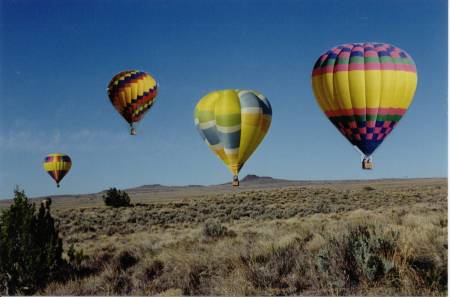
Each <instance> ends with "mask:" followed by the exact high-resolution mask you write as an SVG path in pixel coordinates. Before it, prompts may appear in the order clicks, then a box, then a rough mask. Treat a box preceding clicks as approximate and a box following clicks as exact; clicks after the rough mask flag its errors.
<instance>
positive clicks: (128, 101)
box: [108, 70, 158, 125]
mask: <svg viewBox="0 0 450 297" xmlns="http://www.w3.org/2000/svg"><path fill="white" fill-rule="evenodd" d="M157 89H158V86H157V83H156V80H155V79H154V78H153V77H152V76H151V75H149V74H147V73H145V72H143V71H139V70H130V71H123V72H120V73H119V74H117V75H115V76H114V77H113V78H112V80H111V82H110V83H109V85H108V96H109V99H110V101H111V104H112V105H113V106H114V108H115V109H116V110H117V112H118V113H119V114H120V115H121V116H122V117H123V118H124V119H125V120H126V121H127V122H128V123H129V124H130V125H132V124H133V123H135V122H138V121H139V120H141V119H142V117H143V116H144V115H145V114H146V113H147V111H148V110H149V109H150V108H151V107H152V106H153V104H154V102H155V97H156V95H157V92H158V90H157Z"/></svg>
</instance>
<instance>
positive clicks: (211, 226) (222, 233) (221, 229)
mask: <svg viewBox="0 0 450 297" xmlns="http://www.w3.org/2000/svg"><path fill="white" fill-rule="evenodd" d="M235 235H236V234H235V232H234V231H231V230H228V228H227V227H226V226H223V225H222V224H220V222H219V221H217V220H207V221H206V222H205V224H204V225H203V236H205V237H207V238H208V237H209V238H220V237H226V236H235Z"/></svg>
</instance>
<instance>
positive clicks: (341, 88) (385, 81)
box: [312, 43, 417, 156]
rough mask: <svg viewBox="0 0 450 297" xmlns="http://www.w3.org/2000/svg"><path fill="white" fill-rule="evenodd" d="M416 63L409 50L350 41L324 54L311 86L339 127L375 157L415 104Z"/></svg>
mask: <svg viewBox="0 0 450 297" xmlns="http://www.w3.org/2000/svg"><path fill="white" fill-rule="evenodd" d="M416 85H417V73H416V66H415V64H414V61H413V60H412V58H411V56H410V55H408V53H406V52H405V51H403V50H401V49H399V48H397V47H395V46H392V45H390V44H386V43H350V44H343V45H340V46H337V47H334V48H332V49H330V50H329V51H327V52H326V53H324V54H323V55H321V56H320V57H319V59H318V60H317V62H316V64H315V65H314V69H313V72H312V87H313V91H314V95H315V97H316V99H317V102H318V103H319V105H320V107H321V109H322V110H323V111H324V113H325V115H326V116H327V117H328V118H329V120H330V121H331V122H332V123H333V124H334V125H335V126H336V128H338V130H339V131H340V132H341V133H342V134H343V135H344V136H345V137H346V138H347V139H348V140H349V141H350V143H352V144H353V145H355V146H357V147H358V148H359V150H360V151H361V152H362V153H363V154H364V155H366V156H370V155H371V154H372V153H373V152H374V150H375V149H376V148H377V147H378V146H379V145H380V144H381V143H382V142H383V140H384V139H385V138H386V136H387V135H389V133H391V131H392V129H394V127H395V126H396V125H397V123H398V122H399V121H400V119H401V118H402V116H403V115H404V114H405V112H406V110H407V109H408V107H409V105H410V104H411V102H412V99H413V96H414V92H415V90H416Z"/></svg>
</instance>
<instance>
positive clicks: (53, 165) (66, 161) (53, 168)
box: [44, 153, 72, 188]
mask: <svg viewBox="0 0 450 297" xmlns="http://www.w3.org/2000/svg"><path fill="white" fill-rule="evenodd" d="M71 167H72V160H71V159H70V157H69V156H68V155H66V154H59V153H56V154H49V155H47V157H45V160H44V169H45V171H47V173H48V174H49V175H50V176H51V177H52V178H53V179H54V180H55V182H56V185H57V187H58V188H59V182H60V181H61V180H62V179H63V178H64V176H66V174H67V173H68V172H69V170H70V168H71Z"/></svg>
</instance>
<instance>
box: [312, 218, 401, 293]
mask: <svg viewBox="0 0 450 297" xmlns="http://www.w3.org/2000/svg"><path fill="white" fill-rule="evenodd" d="M398 237H399V234H398V232H394V231H392V230H391V231H386V232H381V231H380V230H379V229H378V228H376V227H375V226H373V225H356V226H350V227H349V229H348V231H347V232H346V233H345V234H344V235H343V236H342V237H332V238H330V240H329V243H328V245H327V246H326V247H324V248H322V249H321V250H320V251H319V253H318V254H317V257H316V263H317V266H318V268H319V270H320V271H322V272H325V273H326V274H327V275H328V277H329V278H330V280H329V281H330V283H331V284H332V285H333V286H334V287H336V288H344V287H348V286H357V285H358V284H359V283H361V282H365V283H369V284H370V283H372V284H373V283H374V282H376V281H378V280H380V279H382V278H383V277H385V276H387V275H388V274H389V273H391V272H394V262H393V258H394V254H395V252H396V250H397V242H398Z"/></svg>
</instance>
